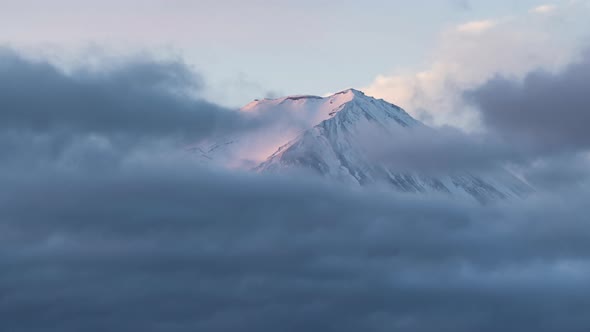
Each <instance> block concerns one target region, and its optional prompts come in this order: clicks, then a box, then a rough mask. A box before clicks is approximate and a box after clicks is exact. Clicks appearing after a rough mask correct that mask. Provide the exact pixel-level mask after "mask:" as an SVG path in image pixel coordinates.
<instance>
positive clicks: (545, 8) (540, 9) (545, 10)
mask: <svg viewBox="0 0 590 332" xmlns="http://www.w3.org/2000/svg"><path fill="white" fill-rule="evenodd" d="M556 9H557V6H554V5H541V6H537V7H535V8H533V9H531V13H535V14H549V13H552V12H554V11H555V10H556Z"/></svg>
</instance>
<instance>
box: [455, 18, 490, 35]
mask: <svg viewBox="0 0 590 332" xmlns="http://www.w3.org/2000/svg"><path fill="white" fill-rule="evenodd" d="M495 25H496V22H494V21H492V20H482V21H472V22H467V23H464V24H461V25H459V26H457V31H458V32H463V33H481V32H484V31H486V30H489V29H491V28H493V27H494V26H495Z"/></svg>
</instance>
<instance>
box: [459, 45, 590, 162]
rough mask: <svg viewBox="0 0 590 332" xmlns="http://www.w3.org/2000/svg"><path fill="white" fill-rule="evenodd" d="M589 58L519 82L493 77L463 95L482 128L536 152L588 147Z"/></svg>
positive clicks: (589, 108) (541, 72)
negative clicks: (476, 112)
mask: <svg viewBox="0 0 590 332" xmlns="http://www.w3.org/2000/svg"><path fill="white" fill-rule="evenodd" d="M588 81H590V53H585V54H584V55H583V56H582V59H581V60H580V61H579V62H577V63H574V64H571V65H569V66H568V67H567V68H565V69H564V70H562V71H560V72H558V73H549V72H545V71H540V70H539V71H536V72H532V73H530V74H528V75H527V76H526V77H525V78H524V80H523V81H517V80H513V79H509V78H505V77H496V78H495V79H492V80H490V81H489V82H487V83H486V84H484V85H482V86H480V87H478V88H476V89H474V90H472V91H468V92H467V93H466V98H467V100H469V101H470V102H472V103H473V104H474V105H475V106H477V107H478V108H479V109H480V111H481V115H482V119H483V121H484V124H485V125H486V127H488V128H489V129H491V130H492V131H493V132H494V134H496V135H502V136H503V137H505V138H506V139H507V140H509V141H511V142H514V143H515V144H527V145H529V146H530V147H531V149H533V148H534V149H537V150H538V151H541V152H548V151H549V152H556V151H557V152H562V151H565V150H580V149H582V150H583V149H588V148H590V131H588V128H587V124H588V122H589V121H590V106H589V105H590V94H588V89H587V85H588Z"/></svg>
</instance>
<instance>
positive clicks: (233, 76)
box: [0, 0, 567, 105]
mask: <svg viewBox="0 0 590 332" xmlns="http://www.w3.org/2000/svg"><path fill="white" fill-rule="evenodd" d="M565 2H567V1H554V2H553V3H565ZM543 4H547V2H545V1H539V0H519V1H507V0H497V1H489V0H485V1H484V0H438V1H432V0H430V1H426V0H414V1H399V0H388V1H385V0H364V1H360V0H357V1H352V0H337V1H332V0H315V1H312V0H298V1H291V0H289V1H287V0H274V1H269V0H267V1H259V0H196V1H195V0H193V1H188V0H141V1H140V0H117V1H114V0H102V1H83V0H52V1H45V0H38V1H33V0H14V1H7V0H0V9H1V10H0V42H1V43H2V44H8V45H12V46H15V47H18V48H25V49H27V48H29V49H30V48H33V49H38V48H46V49H48V50H56V51H57V52H60V51H64V52H66V53H68V52H69V53H72V52H73V50H84V49H89V47H90V46H92V48H91V49H98V48H104V49H105V52H109V50H111V52H121V53H127V52H128V53H133V52H137V51H147V52H150V53H157V54H164V55H173V56H179V57H182V58H183V59H184V60H185V61H186V62H188V63H189V64H191V65H193V66H194V67H195V69H196V70H197V71H199V72H200V73H202V74H203V75H204V76H205V78H206V80H207V82H208V84H209V92H210V95H211V96H213V97H215V98H218V99H222V100H221V102H223V103H224V104H229V105H240V104H244V103H246V102H247V101H249V100H251V99H253V98H256V97H264V95H266V94H267V93H269V92H271V93H275V94H295V93H310V94H323V93H326V92H330V91H336V90H340V89H344V88H347V87H364V86H368V85H370V84H371V82H373V81H374V79H375V78H376V77H377V76H378V75H380V74H385V73H388V72H390V71H392V70H393V69H396V68H415V67H420V66H422V65H424V64H425V63H426V62H428V61H431V59H430V58H429V56H431V53H432V52H433V50H434V49H435V46H436V45H437V41H438V39H439V37H440V34H441V32H442V31H445V29H449V28H452V27H454V26H456V25H459V24H461V23H465V22H469V21H480V20H485V19H495V18H499V17H510V16H518V15H524V14H526V13H528V12H529V11H530V10H531V8H534V7H536V6H540V5H543Z"/></svg>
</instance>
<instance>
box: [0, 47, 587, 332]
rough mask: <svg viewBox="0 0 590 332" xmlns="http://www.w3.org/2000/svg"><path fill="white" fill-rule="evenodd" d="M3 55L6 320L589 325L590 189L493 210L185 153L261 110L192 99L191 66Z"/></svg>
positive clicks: (33, 330) (58, 325) (152, 327)
mask: <svg viewBox="0 0 590 332" xmlns="http://www.w3.org/2000/svg"><path fill="white" fill-rule="evenodd" d="M0 69H1V71H2V74H3V75H0V84H1V85H2V86H4V87H6V89H7V91H10V93H7V92H5V91H4V92H0V105H2V112H1V115H0V117H2V119H1V120H2V124H0V137H3V138H10V140H6V139H4V140H2V142H3V143H2V144H3V148H2V149H0V158H1V159H2V163H0V184H1V187H2V188H3V190H0V267H2V271H3V273H2V274H1V276H0V322H1V323H0V324H1V326H2V328H4V329H6V330H8V331H16V332H21V331H22V332H37V331H44V332H46V331H49V332H70V331H71V332H74V331H81V330H84V331H91V332H92V331H105V330H108V331H147V332H185V331H187V332H188V331H213V332H215V331H245V332H246V331H248V332H249V331H276V330H281V331H312V332H313V331H322V332H326V331H339V332H346V331H376V332H380V331H391V330H392V329H393V330H402V331H433V330H436V331H442V332H444V331H455V332H456V331H466V332H467V331H474V330H477V331H483V332H485V331H490V332H491V331H499V330H501V331H523V330H531V331H539V332H543V331H555V330H560V331H566V332H569V331H572V332H574V331H583V330H584V329H586V328H587V327H588V326H589V325H590V318H588V315H587V312H588V311H589V310H590V292H589V291H587V290H586V289H587V287H585V286H586V284H587V280H588V278H589V277H590V266H589V265H588V259H589V258H590V257H589V252H590V250H589V249H590V248H588V246H589V243H590V238H589V235H588V234H590V232H589V225H588V223H587V215H588V213H589V212H590V211H588V206H587V201H588V199H589V198H590V194H589V192H588V189H587V187H584V186H579V187H572V186H569V185H567V186H564V187H562V188H559V190H553V192H552V193H550V194H546V193H542V192H540V193H539V194H538V195H536V196H534V197H531V198H530V199H528V200H526V201H514V202H501V203H498V204H497V205H490V206H485V207H484V206H480V205H477V204H475V203H474V204H471V203H468V202H461V201H455V200H451V199H448V198H447V199H444V198H436V197H416V196H403V195H395V194H392V193H383V192H373V191H370V190H351V189H350V188H347V187H344V186H339V185H336V184H333V183H325V182H322V181H320V180H317V179H311V178H281V177H273V176H261V175H254V174H245V173H239V172H227V171H212V170H206V169H202V168H200V167H199V166H198V163H196V162H195V160H193V159H192V158H191V156H190V155H187V154H185V153H182V152H181V153H176V152H174V151H176V149H177V148H178V147H179V146H180V147H182V145H183V144H185V142H187V140H188V141H191V140H198V139H203V138H207V137H209V135H212V134H215V133H216V132H218V131H223V132H233V131H236V130H238V131H241V130H247V129H249V128H251V127H250V126H251V124H252V122H251V121H250V119H243V118H242V115H240V114H237V113H235V112H233V111H231V110H226V109H223V108H220V107H218V106H215V105H212V104H209V103H205V102H202V101H199V100H198V99H195V98H193V97H190V96H187V94H186V89H193V88H194V86H195V85H194V81H193V78H192V74H190V71H187V70H186V68H184V67H183V66H181V65H179V64H166V65H162V64H161V63H154V62H150V61H141V62H139V63H137V62H132V63H129V64H127V65H124V66H122V67H119V68H118V69H116V70H114V71H107V72H104V71H100V72H98V73H92V72H83V71H82V72H78V73H76V74H72V75H66V74H64V73H61V72H59V71H57V70H56V69H55V68H54V67H52V66H50V65H48V64H39V63H33V62H30V61H26V60H23V59H22V58H20V57H18V56H17V55H15V54H14V53H13V54H9V55H6V54H5V55H3V56H2V57H0ZM197 86H198V85H197ZM491 86H495V85H494V84H492V85H491ZM489 91H492V90H490V88H489V87H487V86H484V87H482V90H481V91H480V92H481V95H482V96H487V95H488V94H487V92H489ZM494 91H495V90H494ZM517 91H521V90H517ZM576 91H579V90H576ZM475 95H477V94H474V96H475ZM33 97H35V98H33ZM478 100H479V99H478ZM481 100H486V99H485V98H483V99H481ZM510 100H515V101H520V100H528V99H526V98H525V97H524V96H523V95H522V94H520V92H519V93H518V94H517V95H516V97H515V98H514V99H510ZM481 105H487V104H486V103H484V102H482V103H481ZM535 105H536V104H535ZM482 109H485V107H482ZM484 112H485V110H484ZM572 112H573V111H572ZM490 116H493V115H490ZM499 116H500V119H503V116H502V115H499ZM572 116H576V115H575V114H574V113H572ZM259 121H260V120H255V121H254V123H255V124H256V125H258V124H259V123H260V122H259ZM160 122H162V123H161V124H162V126H161V127H160V126H159V123H160ZM494 123H496V122H494ZM497 123H500V124H502V123H503V122H502V121H499V122H497ZM501 128H503V127H501ZM453 133H455V132H452V133H449V134H448V136H449V139H448V141H449V142H459V141H460V139H458V138H456V137H459V136H453V135H454V134H453ZM427 142H428V140H426V139H425V140H424V141H423V142H421V145H424V146H425V148H424V151H430V152H432V151H438V150H440V149H432V148H430V147H428V146H427ZM448 146H449V147H450V146H452V144H449V145H448ZM473 150H475V149H473ZM473 150H467V151H463V153H465V154H468V155H469V156H471V158H474V159H473V160H479V159H478V158H479V157H478V156H481V155H482V154H478V153H475V152H474V151H473ZM472 152H474V153H472ZM425 153H429V152H425ZM417 157H420V156H417ZM419 160H421V159H419ZM552 160H554V159H552ZM547 167H549V168H552V169H553V168H555V167H557V166H555V164H553V165H548V166H547ZM547 167H544V166H543V165H537V168H536V169H537V170H538V173H537V174H543V172H544V169H546V168H547ZM573 171H574V170H572V172H573ZM578 171H580V170H578ZM569 174H573V173H569ZM540 176H541V178H543V179H545V178H546V177H545V176H543V175H540ZM578 179H579V178H578ZM568 181H569V180H568ZM568 181H561V180H558V183H562V184H567V183H569V182H568ZM553 187H554V188H555V186H553Z"/></svg>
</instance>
